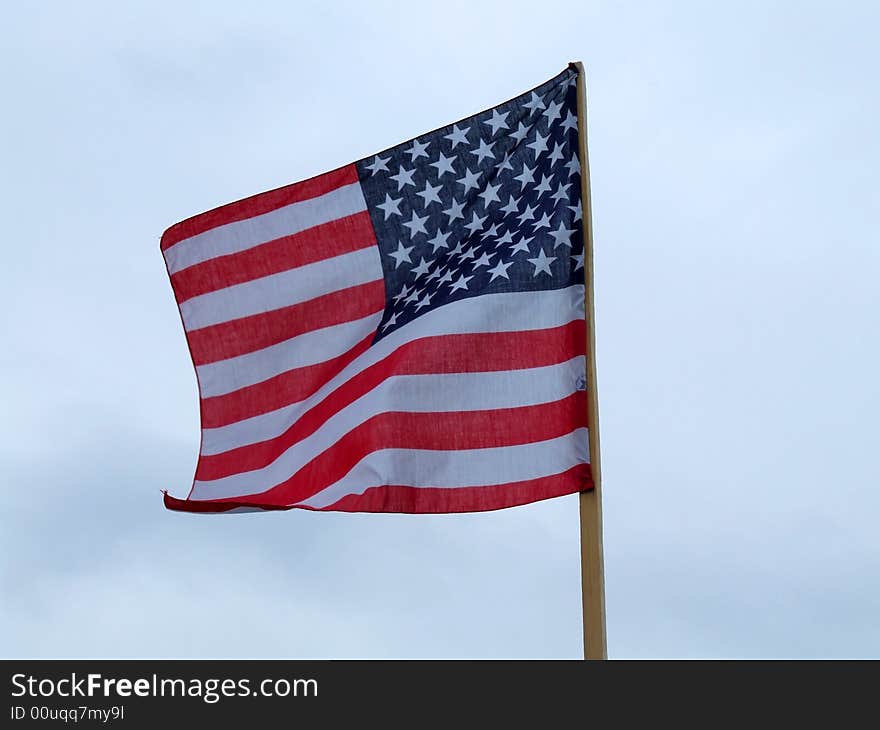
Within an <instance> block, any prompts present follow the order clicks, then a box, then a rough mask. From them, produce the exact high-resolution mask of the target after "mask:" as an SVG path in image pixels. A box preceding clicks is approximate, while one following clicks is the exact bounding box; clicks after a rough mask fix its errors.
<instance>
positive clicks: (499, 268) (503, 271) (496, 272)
mask: <svg viewBox="0 0 880 730" xmlns="http://www.w3.org/2000/svg"><path fill="white" fill-rule="evenodd" d="M511 266H513V261H508V262H507V263H506V264H505V263H504V262H503V261H502V260H501V259H498V263H497V264H495V266H494V267H493V268H491V269H489V273H490V274H492V278H491V279H489V282H490V283H491V282H493V281H495V279H496V278H498V277H499V276H503V277H504V278H505V279H507V280H508V281H510V277H509V276H508V275H507V270H508V269H509V268H510V267H511Z"/></svg>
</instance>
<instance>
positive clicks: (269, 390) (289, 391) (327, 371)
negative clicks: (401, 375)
mask: <svg viewBox="0 0 880 730" xmlns="http://www.w3.org/2000/svg"><path fill="white" fill-rule="evenodd" d="M374 336H375V335H374V334H373V333H370V334H369V335H367V336H366V337H365V338H364V339H363V340H361V341H360V342H359V343H358V344H357V345H355V346H354V347H353V348H351V349H350V350H349V351H348V352H346V353H344V354H342V355H340V356H339V357H334V358H333V359H332V360H326V361H324V362H320V363H317V364H316V365H309V366H308V367H304V368H296V369H294V370H288V371H287V372H286V373H281V374H280V375H276V376H275V377H274V378H269V379H268V380H264V381H263V382H261V383H256V384H255V385H250V386H248V387H246V388H240V389H239V390H236V391H233V392H232V393H227V394H226V395H218V396H214V397H213V398H203V399H202V401H201V408H202V428H217V427H218V426H225V425H227V424H229V423H234V422H235V421H241V420H243V419H245V418H250V417H251V416H257V415H259V414H260V413H266V412H268V411H274V410H276V409H278V408H281V407H283V406H286V405H289V404H291V403H297V402H298V401H301V400H303V399H304V398H308V397H309V396H310V395H312V393H314V392H315V391H317V390H318V389H319V388H320V387H321V386H322V385H324V383H326V382H327V381H328V380H331V379H332V378H333V377H335V376H336V375H338V374H339V372H340V371H342V370H343V369H344V368H345V366H346V365H348V364H349V363H350V362H351V361H352V360H354V359H355V358H356V357H357V356H358V355H360V354H361V353H363V352H365V351H366V350H367V348H369V346H370V343H371V342H372V341H373V337H374Z"/></svg>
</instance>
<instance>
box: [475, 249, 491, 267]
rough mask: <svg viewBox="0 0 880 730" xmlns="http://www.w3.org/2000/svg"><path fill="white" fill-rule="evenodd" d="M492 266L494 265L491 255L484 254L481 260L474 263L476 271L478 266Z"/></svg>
mask: <svg viewBox="0 0 880 730" xmlns="http://www.w3.org/2000/svg"><path fill="white" fill-rule="evenodd" d="M491 264H492V258H491V255H490V254H488V253H483V255H482V256H480V258H478V259H477V260H476V261H474V269H476V268H477V267H478V266H490V265H491Z"/></svg>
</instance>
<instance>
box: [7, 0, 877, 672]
mask: <svg viewBox="0 0 880 730" xmlns="http://www.w3.org/2000/svg"><path fill="white" fill-rule="evenodd" d="M4 16H5V21H4V27H3V29H2V30H0V33H2V36H3V37H2V43H0V86H2V89H3V96H4V104H3V108H4V112H3V114H2V115H0V146H2V158H0V159H2V175H0V205H2V207H3V218H4V220H5V221H6V223H5V226H4V241H3V244H2V246H3V259H2V265H0V297H2V305H3V306H2V308H0V341H2V344H3V346H2V348H0V383H2V385H0V490H2V498H3V509H2V510H0V656H3V657H7V658H9V657H286V658H348V657H351V658H417V657H426V658H430V657H441V658H446V657H461V658H496V657H510V658H575V657H579V656H581V652H582V643H581V642H582V637H581V615H580V614H581V602H580V567H579V551H578V539H579V537H578V535H579V533H578V514H577V512H578V511H577V497H576V496H569V497H563V498H558V499H554V500H548V501H545V502H541V503H537V504H533V505H529V506H524V507H518V508H514V509H508V510H502V511H499V512H493V513H483V514H469V515H431V516H414V515H351V514H318V513H310V512H300V511H292V512H287V513H280V514H246V515H227V516H210V517H209V516H199V515H187V514H179V513H170V512H166V511H165V510H164V508H163V507H162V500H161V493H160V491H161V490H163V489H168V490H169V491H170V492H171V493H172V494H175V495H177V496H184V495H185V494H186V492H187V489H188V487H189V485H190V482H191V480H192V473H193V470H194V466H195V461H196V456H197V451H198V440H199V423H198V398H197V390H196V381H195V375H194V373H193V370H192V365H191V363H190V360H189V355H188V352H187V348H186V343H185V340H184V336H183V331H182V328H181V326H180V321H179V318H178V314H177V308H176V305H175V303H174V298H173V295H172V292H171V288H170V285H169V283H168V280H167V275H166V272H165V267H164V264H163V260H162V257H161V255H160V253H159V248H158V244H159V236H160V235H161V233H162V231H163V230H164V229H165V228H167V227H168V226H169V225H171V224H172V223H175V222H176V221H178V220H180V219H182V218H185V217H188V216H190V215H193V214H195V213H198V212H201V211H203V210H206V209H208V208H211V207H214V206H216V205H219V204H222V203H226V202H229V201H232V200H236V199H238V198H241V197H244V196H247V195H250V194H253V193H257V192H260V191H262V190H267V189H271V188H274V187H277V186H280V185H284V184H287V183H290V182H294V181H296V180H300V179H303V178H306V177H309V176H311V175H314V174H318V173H321V172H324V171H326V170H330V169H332V168H335V167H337V166H339V165H342V164H346V163H348V162H351V161H353V160H356V159H360V158H362V157H366V156H368V155H370V154H373V153H375V152H376V151H379V150H382V149H384V148H386V147H389V146H391V145H393V144H396V143H398V142H400V141H403V140H406V139H409V138H412V137H414V136H416V135H419V134H421V133H423V132H426V131H428V130H431V129H434V128H436V127H439V126H442V125H444V124H447V123H450V122H452V121H454V120H457V119H459V118H462V117H465V116H468V115H470V114H473V113H476V112H478V111H480V110H482V109H485V108H487V107H490V106H492V105H494V104H497V103H500V102H502V101H504V100H506V99H508V98H510V97H512V96H515V95H516V94H518V93H520V92H522V91H525V90H527V89H529V88H531V87H532V86H535V85H537V84H539V83H541V82H543V81H544V80H546V79H548V78H550V77H551V76H553V75H555V74H556V73H558V72H559V71H561V70H562V69H563V68H564V67H565V65H566V64H567V63H568V62H569V61H572V60H582V61H583V62H584V64H585V66H586V69H587V85H588V105H589V146H590V158H591V167H592V188H593V219H594V228H595V271H596V285H595V299H596V312H597V314H596V316H597V333H596V334H597V367H598V372H599V377H598V395H599V402H600V430H601V443H602V466H603V481H604V484H603V500H604V535H605V580H606V596H607V625H608V653H609V656H610V657H611V658H620V659H623V658H666V657H685V658H696V657H730V658H741V657H754V658H771V657H773V658H778V657H783V658H787V657H795V658H799V657H804V658H809V657H878V656H880V620H878V616H880V533H878V531H877V519H878V514H880V489H878V488H880V468H878V464H877V454H878V451H880V450H878V429H877V426H876V416H875V414H876V413H877V412H878V410H880V386H878V377H877V374H878V372H880V338H878V333H880V285H878V275H880V240H878V225H877V215H878V211H880V185H878V173H877V171H878V169H880V142H878V136H877V129H876V127H877V121H876V120H877V118H878V113H880V98H878V93H877V86H876V70H877V68H878V67H880V50H878V46H877V44H876V28H877V25H878V22H880V10H878V7H877V5H876V4H875V3H870V2H865V3H859V2H849V3H840V4H831V3H810V2H807V3H804V2H772V3H767V2H742V3H727V4H723V5H722V4H719V3H699V2H693V3H682V2H672V3H663V4H660V3H652V2H643V3H634V2H598V3H597V2H578V3H571V2H565V3H563V2H555V1H554V0H544V1H543V2H541V3H530V2H504V3H500V2H449V1H446V2H442V3H440V2H424V3H406V4H403V3H392V2H373V3H363V2H352V3H342V2H332V1H329V0H323V1H322V2H297V3H289V2H278V3H269V2H259V3H232V2H211V3H187V2H177V3H173V4H172V3H169V2H164V3H163V2H158V3H157V2H130V3H113V2H88V1H86V0H84V1H83V2H81V3H75V4H71V3H62V2H54V3H41V4H39V6H37V5H34V4H28V3H17V4H14V5H12V6H10V7H8V8H6V10H5V12H4Z"/></svg>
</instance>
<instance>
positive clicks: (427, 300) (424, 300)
mask: <svg viewBox="0 0 880 730" xmlns="http://www.w3.org/2000/svg"><path fill="white" fill-rule="evenodd" d="M430 303H431V295H430V294H429V293H428V292H425V296H423V297H422V300H421V301H420V302H419V303H418V304H416V311H417V312H418V311H419V310H420V309H421V308H422V307H427V306H428V305H429V304H430Z"/></svg>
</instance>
